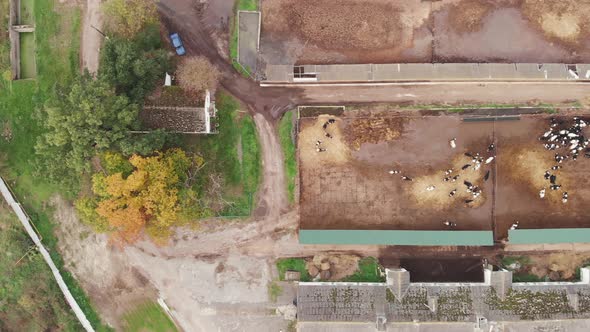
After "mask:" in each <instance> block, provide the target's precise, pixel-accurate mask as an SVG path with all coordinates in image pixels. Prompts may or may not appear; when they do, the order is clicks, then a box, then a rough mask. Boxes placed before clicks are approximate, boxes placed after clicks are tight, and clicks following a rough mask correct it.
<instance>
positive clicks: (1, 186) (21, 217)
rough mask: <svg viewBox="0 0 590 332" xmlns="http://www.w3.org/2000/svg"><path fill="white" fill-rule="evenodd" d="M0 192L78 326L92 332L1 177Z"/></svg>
mask: <svg viewBox="0 0 590 332" xmlns="http://www.w3.org/2000/svg"><path fill="white" fill-rule="evenodd" d="M0 192H2V196H4V199H5V200H6V202H7V203H8V205H9V206H10V207H11V208H12V210H14V213H16V215H17V217H18V219H19V220H20V222H21V223H22V224H23V226H24V227H25V230H26V231H27V234H28V235H29V237H30V238H31V240H33V242H34V243H35V245H36V246H37V249H38V250H39V252H40V253H41V255H42V256H43V259H45V262H46V263H47V265H49V268H50V269H51V272H53V276H54V278H55V281H56V282H57V285H58V286H59V289H60V290H61V292H62V293H63V295H64V297H65V298H66V302H68V304H69V305H70V307H71V308H72V310H73V311H74V314H75V315H76V317H77V318H78V320H79V321H80V324H82V326H83V327H84V329H85V330H86V331H92V332H94V329H93V328H92V325H91V324H90V322H89V321H88V319H87V318H86V315H85V314H84V312H83V311H82V309H80V306H79V305H78V303H77V302H76V300H75V299H74V297H73V296H72V293H71V292H70V290H69V289H68V286H67V285H66V283H65V282H64V280H63V278H62V276H61V273H60V272H59V270H58V268H57V266H56V265H55V263H54V262H53V260H52V259H51V256H50V255H49V252H48V251H47V249H45V247H44V246H43V243H41V239H40V238H39V236H38V235H37V233H36V232H35V230H34V229H33V226H32V223H31V222H30V220H29V217H28V216H27V214H26V213H25V210H24V209H23V208H22V206H21V205H20V203H18V202H17V201H16V199H15V198H14V195H13V194H12V192H11V191H10V189H9V188H8V185H7V184H6V183H5V182H4V179H2V178H1V177H0ZM31 282H33V281H31Z"/></svg>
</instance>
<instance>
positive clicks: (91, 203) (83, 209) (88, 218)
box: [74, 197, 109, 232]
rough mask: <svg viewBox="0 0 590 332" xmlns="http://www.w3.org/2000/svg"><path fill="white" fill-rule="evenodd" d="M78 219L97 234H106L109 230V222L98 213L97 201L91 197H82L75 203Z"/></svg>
mask: <svg viewBox="0 0 590 332" xmlns="http://www.w3.org/2000/svg"><path fill="white" fill-rule="evenodd" d="M74 206H75V207H76V211H77V213H78V217H79V218H80V220H81V221H82V222H83V223H85V224H86V225H88V226H91V227H92V228H94V230H95V231H97V232H106V231H108V230H109V224H108V222H107V220H106V219H105V218H103V217H101V216H100V215H98V213H97V212H96V208H97V207H98V203H97V202H96V200H95V199H93V198H90V197H82V198H79V199H78V200H76V202H75V203H74Z"/></svg>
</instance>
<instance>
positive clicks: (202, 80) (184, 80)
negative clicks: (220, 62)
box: [176, 56, 220, 93]
mask: <svg viewBox="0 0 590 332" xmlns="http://www.w3.org/2000/svg"><path fill="white" fill-rule="evenodd" d="M219 76H220V73H219V70H217V68H216V67H215V66H214V65H213V64H211V62H209V60H207V58H205V57H202V56H199V57H191V58H187V59H185V60H184V61H183V62H181V63H180V65H179V66H178V69H177V70H176V79H177V80H178V84H179V85H180V86H181V87H182V88H183V89H184V90H185V91H188V92H194V93H198V92H202V91H204V90H205V89H213V88H215V86H216V85H217V82H218V81H219Z"/></svg>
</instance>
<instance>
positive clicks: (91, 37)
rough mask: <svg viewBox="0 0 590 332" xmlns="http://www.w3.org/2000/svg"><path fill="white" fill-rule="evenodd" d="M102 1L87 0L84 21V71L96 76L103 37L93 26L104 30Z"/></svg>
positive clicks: (82, 47) (82, 44) (82, 45)
mask: <svg viewBox="0 0 590 332" xmlns="http://www.w3.org/2000/svg"><path fill="white" fill-rule="evenodd" d="M100 2H101V0H87V1H86V10H85V12H84V18H83V19H82V24H83V25H84V26H83V28H82V43H81V50H80V53H81V56H82V69H88V71H89V72H90V73H91V74H96V72H97V71H98V64H99V59H100V44H101V42H102V38H103V36H102V35H101V34H100V33H98V31H96V30H95V29H94V28H92V26H94V27H95V28H97V29H102V26H103V23H104V20H103V15H102V12H101V10H100Z"/></svg>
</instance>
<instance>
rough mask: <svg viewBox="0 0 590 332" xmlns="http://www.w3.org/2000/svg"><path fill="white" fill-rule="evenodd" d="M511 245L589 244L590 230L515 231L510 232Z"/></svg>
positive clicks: (549, 229)
mask: <svg viewBox="0 0 590 332" xmlns="http://www.w3.org/2000/svg"><path fill="white" fill-rule="evenodd" d="M508 242H509V243H510V244H537V243H544V244H552V243H589V242H590V228H546V229H514V230H509V231H508Z"/></svg>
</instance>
